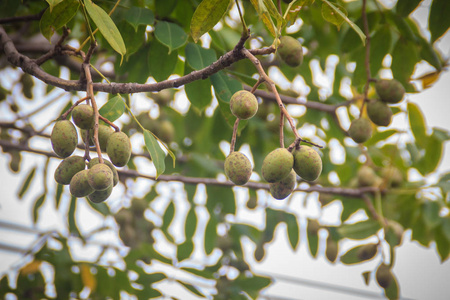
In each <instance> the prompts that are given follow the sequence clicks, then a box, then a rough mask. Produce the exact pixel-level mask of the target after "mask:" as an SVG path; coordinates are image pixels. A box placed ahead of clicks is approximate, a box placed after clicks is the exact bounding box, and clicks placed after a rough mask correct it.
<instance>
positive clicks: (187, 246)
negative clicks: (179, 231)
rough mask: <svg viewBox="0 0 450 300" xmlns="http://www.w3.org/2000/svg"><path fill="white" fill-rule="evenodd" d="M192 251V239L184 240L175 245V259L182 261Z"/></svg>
mask: <svg viewBox="0 0 450 300" xmlns="http://www.w3.org/2000/svg"><path fill="white" fill-rule="evenodd" d="M192 251H194V243H193V242H192V240H186V241H185V242H184V243H182V244H181V245H179V246H178V247H177V260H178V261H182V260H184V259H186V258H189V256H191V254H192Z"/></svg>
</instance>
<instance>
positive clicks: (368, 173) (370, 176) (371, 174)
mask: <svg viewBox="0 0 450 300" xmlns="http://www.w3.org/2000/svg"><path fill="white" fill-rule="evenodd" d="M357 177H358V185H359V186H374V185H375V184H376V183H377V181H378V176H377V174H375V171H374V170H373V169H372V168H371V167H369V166H366V165H364V166H361V168H359V170H358V173H357Z"/></svg>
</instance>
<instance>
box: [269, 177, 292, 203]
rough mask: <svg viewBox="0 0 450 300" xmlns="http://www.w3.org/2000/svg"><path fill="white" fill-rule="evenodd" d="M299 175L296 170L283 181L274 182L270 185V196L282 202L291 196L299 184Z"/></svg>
mask: <svg viewBox="0 0 450 300" xmlns="http://www.w3.org/2000/svg"><path fill="white" fill-rule="evenodd" d="M296 179H297V175H296V174H295V172H294V170H291V173H289V175H288V176H286V177H285V178H283V179H281V180H280V181H277V182H273V183H271V184H270V194H271V195H272V197H274V198H275V199H278V200H282V199H284V198H286V197H287V196H289V195H290V194H291V193H292V191H293V190H294V188H295V184H296V183H297V180H296Z"/></svg>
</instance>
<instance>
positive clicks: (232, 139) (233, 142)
mask: <svg viewBox="0 0 450 300" xmlns="http://www.w3.org/2000/svg"><path fill="white" fill-rule="evenodd" d="M240 120H241V119H239V118H237V119H236V122H234V126H233V137H232V138H231V143H230V154H231V153H233V152H234V147H235V145H236V135H237V129H238V126H239V121H240Z"/></svg>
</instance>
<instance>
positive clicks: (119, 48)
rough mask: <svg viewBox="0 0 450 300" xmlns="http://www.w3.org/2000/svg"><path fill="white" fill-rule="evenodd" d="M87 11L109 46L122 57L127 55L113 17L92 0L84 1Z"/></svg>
mask: <svg viewBox="0 0 450 300" xmlns="http://www.w3.org/2000/svg"><path fill="white" fill-rule="evenodd" d="M84 5H85V6H86V11H87V12H88V14H89V16H90V17H91V18H92V20H93V21H94V23H95V25H97V28H98V30H100V32H101V33H102V35H103V37H104V38H105V39H106V41H107V42H108V44H109V45H110V46H111V47H112V48H113V49H114V50H115V51H116V52H117V53H119V54H120V55H121V56H122V59H123V56H124V55H125V54H126V52H127V48H126V47H125V43H124V42H123V39H122V36H121V35H120V32H119V29H117V27H116V24H114V22H113V20H112V19H111V17H110V16H109V15H108V14H107V13H106V12H105V11H104V10H103V9H102V8H101V7H100V6H98V5H96V4H95V3H92V1H91V0H84Z"/></svg>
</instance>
